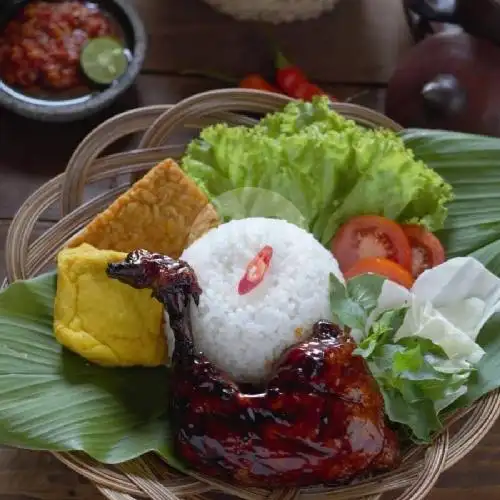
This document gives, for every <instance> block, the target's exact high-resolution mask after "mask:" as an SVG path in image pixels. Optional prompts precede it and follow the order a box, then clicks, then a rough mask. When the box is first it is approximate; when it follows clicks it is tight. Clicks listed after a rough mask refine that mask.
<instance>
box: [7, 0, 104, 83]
mask: <svg viewBox="0 0 500 500" xmlns="http://www.w3.org/2000/svg"><path fill="white" fill-rule="evenodd" d="M113 31H114V30H113V24H112V21H111V19H110V18H109V17H108V16H107V15H106V14H104V13H103V12H102V11H101V10H100V9H99V8H98V7H97V6H96V5H95V4H92V3H88V2H80V1H74V0H71V1H63V2H46V1H35V2H31V3H29V4H28V5H26V7H24V9H21V11H20V12H19V13H18V15H17V16H16V17H15V18H14V19H12V20H11V21H10V22H9V23H8V24H7V27H6V28H5V30H4V32H3V33H1V34H0V35H1V36H0V78H1V79H2V80H3V81H4V82H5V83H6V84H7V85H10V86H12V87H18V88H22V89H24V90H26V89H33V88H42V89H48V90H59V91H61V90H71V89H75V88H77V87H81V86H82V85H85V82H84V80H83V77H82V76H81V73H80V66H79V59H80V52H81V49H82V47H83V45H84V44H85V42H86V41H87V40H88V39H90V38H95V37H99V36H113V35H114V32H113Z"/></svg>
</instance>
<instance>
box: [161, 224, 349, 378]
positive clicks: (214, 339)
mask: <svg viewBox="0 0 500 500" xmlns="http://www.w3.org/2000/svg"><path fill="white" fill-rule="evenodd" d="M265 245H270V246H271V247H272V248H273V257H272V259H271V263H270V266H269V269H268V271H267V273H266V275H265V277H264V280H263V281H262V282H261V283H260V284H259V285H258V286H257V287H256V288H255V289H254V290H252V291H251V292H249V293H248V294H246V295H239V294H238V291H237V288H238V283H239V281H240V280H241V278H242V277H243V275H244V273H245V270H246V267H247V265H248V264H249V262H250V261H251V260H252V259H253V258H254V257H255V255H256V254H257V253H258V252H259V251H260V250H261V249H262V248H263V247H264V246H265ZM181 258H182V259H183V260H185V261H186V262H188V263H189V264H190V265H191V266H192V267H193V269H194V270H195V272H196V274H197V276H198V280H199V283H200V286H201V288H202V290H203V293H202V295H201V297H200V305H199V307H198V308H197V307H195V306H194V307H193V308H192V310H193V312H192V322H193V336H194V342H195V346H196V348H197V349H199V350H200V351H202V352H203V353H204V354H205V355H206V356H207V357H208V359H209V360H210V361H211V362H212V363H214V364H215V365H216V366H218V367H219V368H221V369H223V370H225V371H227V372H228V373H229V374H230V375H231V377H232V378H233V379H234V380H235V381H237V382H249V383H259V382H263V381H265V380H266V379H267V378H268V377H269V374H270V371H271V369H272V364H273V362H274V361H275V360H276V358H278V357H279V356H280V355H281V354H282V352H283V350H284V349H285V348H287V347H290V346H292V345H293V344H296V343H297V342H299V341H302V340H304V339H306V338H307V337H308V336H309V335H310V333H311V328H312V326H313V324H314V323H315V322H316V321H318V320H321V319H324V320H330V319H331V317H332V314H331V311H330V307H329V298H328V281H329V274H330V273H333V274H334V275H335V276H336V277H337V278H338V279H340V280H341V281H342V282H344V279H343V276H342V273H341V272H340V269H339V266H338V263H337V261H336V259H335V258H334V257H333V256H332V254H331V253H330V252H329V251H328V250H327V249H326V248H324V247H323V246H322V245H321V244H320V243H319V242H318V241H317V240H316V239H315V238H314V237H313V236H312V235H311V234H310V233H308V232H307V231H304V230H303V229H301V228H299V227H298V226H295V225H293V224H290V223H288V222H286V221H283V220H278V219H267V218H262V217H255V218H248V219H241V220H234V221H231V222H229V223H227V224H222V225H220V226H219V227H218V228H216V229H212V230H211V231H209V232H208V233H207V234H206V235H204V236H203V237H202V238H200V239H198V240H197V241H195V242H194V243H193V244H192V245H191V246H190V247H189V248H187V249H186V250H185V251H184V253H183V254H182V256H181ZM170 341H172V339H171V340H170ZM170 346H172V344H171V343H170ZM169 350H170V349H169Z"/></svg>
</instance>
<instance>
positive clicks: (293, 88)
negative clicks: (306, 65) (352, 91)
mask: <svg viewBox="0 0 500 500" xmlns="http://www.w3.org/2000/svg"><path fill="white" fill-rule="evenodd" d="M276 81H277V82H278V85H279V86H280V88H281V89H282V90H283V91H284V92H285V93H286V94H288V95H289V96H290V97H294V98H295V99H302V100H303V101H311V100H312V98H313V97H314V96H317V95H326V96H328V97H329V98H330V99H331V100H332V101H336V99H335V98H334V97H332V96H330V95H329V94H327V93H326V92H325V91H324V90H323V89H322V88H320V87H318V85H315V84H314V83H311V82H310V81H309V80H308V78H307V76H306V75H305V73H304V72H303V71H302V70H301V69H300V68H298V67H297V66H294V65H292V64H291V63H290V62H288V61H287V60H286V59H285V57H284V56H283V54H281V53H280V52H278V54H277V57H276Z"/></svg>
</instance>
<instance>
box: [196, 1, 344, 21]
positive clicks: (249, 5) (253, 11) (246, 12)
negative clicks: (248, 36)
mask: <svg viewBox="0 0 500 500" xmlns="http://www.w3.org/2000/svg"><path fill="white" fill-rule="evenodd" d="M205 1H206V2H207V3H209V4H210V5H211V6H212V7H214V8H215V9H217V10H219V11H221V12H223V13H224V14H228V15H230V16H233V17H234V18H236V19H239V20H245V21H250V20H252V21H264V22H267V23H273V24H278V23H284V22H290V21H299V20H300V21H303V20H306V19H314V18H316V17H318V16H320V15H321V14H323V13H324V12H327V11H329V10H331V9H333V7H334V6H335V5H336V4H337V2H338V1H339V0H205Z"/></svg>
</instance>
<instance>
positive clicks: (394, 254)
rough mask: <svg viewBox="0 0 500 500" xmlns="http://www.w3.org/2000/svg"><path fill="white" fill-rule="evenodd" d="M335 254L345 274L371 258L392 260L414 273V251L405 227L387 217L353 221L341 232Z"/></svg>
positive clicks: (337, 235)
mask: <svg viewBox="0 0 500 500" xmlns="http://www.w3.org/2000/svg"><path fill="white" fill-rule="evenodd" d="M332 253H333V255H334V256H335V258H336V259H337V260H338V263H339V266H340V269H341V270H342V272H345V271H347V270H349V269H350V268H351V267H352V266H353V265H354V264H355V263H356V262H357V261H358V260H360V259H365V258H367V257H381V258H384V259H390V260H393V261H394V262H396V263H398V264H400V265H401V266H403V267H406V268H407V269H411V247H410V243H409V242H408V238H407V237H406V235H405V233H404V231H403V230H402V229H401V226H400V225H399V224H398V223H396V222H394V221H392V220H390V219H387V218H386V217H380V216H378V215H360V216H357V217H353V218H352V219H350V220H349V221H348V222H346V223H345V224H344V225H342V226H341V228H340V229H339V230H338V231H337V234H336V235H335V237H334V238H333V241H332Z"/></svg>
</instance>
